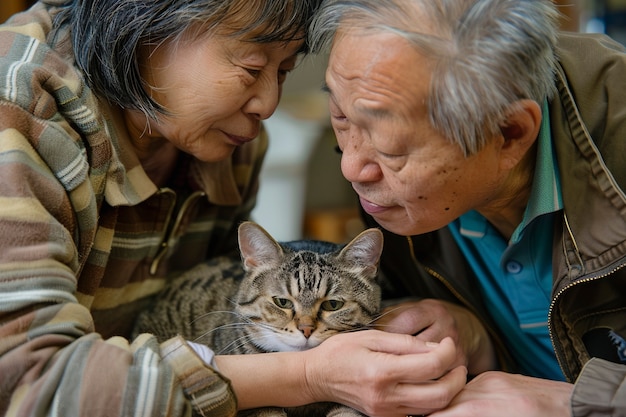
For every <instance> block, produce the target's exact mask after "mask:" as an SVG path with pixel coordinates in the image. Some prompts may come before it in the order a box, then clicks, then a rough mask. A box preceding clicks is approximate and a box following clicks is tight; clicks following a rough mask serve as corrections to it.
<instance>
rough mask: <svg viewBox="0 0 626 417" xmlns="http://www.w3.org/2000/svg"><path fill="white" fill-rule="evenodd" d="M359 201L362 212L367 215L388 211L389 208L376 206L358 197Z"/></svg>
mask: <svg viewBox="0 0 626 417" xmlns="http://www.w3.org/2000/svg"><path fill="white" fill-rule="evenodd" d="M359 201H360V202H361V207H363V210H365V212H366V213H368V214H376V213H381V212H383V211H385V210H387V209H389V207H386V206H379V205H378V204H376V203H372V202H371V201H369V200H366V199H364V198H363V197H361V196H359Z"/></svg>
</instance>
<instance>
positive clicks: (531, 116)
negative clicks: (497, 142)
mask: <svg viewBox="0 0 626 417" xmlns="http://www.w3.org/2000/svg"><path fill="white" fill-rule="evenodd" d="M540 127H541V107H540V106H539V104H538V103H537V102H536V101H534V100H530V99H523V100H518V101H516V102H515V103H514V104H513V105H512V106H511V108H510V110H509V112H508V113H507V118H506V120H505V121H504V123H503V124H502V126H501V127H500V132H501V133H502V137H503V139H504V141H503V143H502V149H501V155H502V158H501V159H500V160H501V164H502V166H501V168H502V169H505V170H506V169H512V168H513V167H514V166H516V165H517V164H518V163H519V162H520V161H521V160H522V159H523V158H524V156H525V155H526V153H527V152H528V150H529V149H531V148H532V146H533V144H534V143H535V141H536V140H537V135H539V128H540Z"/></svg>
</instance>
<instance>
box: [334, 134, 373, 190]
mask: <svg viewBox="0 0 626 417" xmlns="http://www.w3.org/2000/svg"><path fill="white" fill-rule="evenodd" d="M351 142H353V143H350V144H347V146H344V147H343V149H342V154H341V172H342V174H343V176H344V177H345V179H346V180H348V181H349V182H353V183H354V182H358V183H365V182H374V181H378V180H380V179H381V178H382V171H381V169H380V166H379V165H378V163H377V162H376V160H375V158H374V156H373V155H372V154H371V150H368V148H367V147H366V146H364V145H362V144H358V143H354V142H355V141H354V140H353V141H351Z"/></svg>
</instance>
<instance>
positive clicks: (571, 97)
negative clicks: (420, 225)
mask: <svg viewBox="0 0 626 417" xmlns="http://www.w3.org/2000/svg"><path fill="white" fill-rule="evenodd" d="M557 55H558V60H559V65H558V66H557V71H556V74H555V84H556V87H557V90H558V92H557V94H556V96H555V97H554V99H552V100H551V101H550V103H549V111H550V122H551V134H552V138H553V141H554V146H555V149H556V154H557V160H558V169H559V172H560V177H561V184H562V197H563V204H564V210H563V211H562V213H561V214H560V216H561V217H560V218H561V221H560V222H559V221H557V222H556V226H555V230H554V244H553V276H554V280H553V289H552V302H551V305H550V311H549V329H550V335H551V338H552V342H553V345H554V349H555V352H556V355H557V358H558V361H559V364H560V366H561V368H562V370H563V373H564V375H565V376H566V378H567V380H568V381H570V382H575V384H576V385H575V389H574V394H573V397H572V411H573V415H575V416H609V415H624V414H625V413H626V389H624V388H625V387H626V365H622V364H617V363H614V362H610V361H607V360H604V359H599V358H592V353H590V352H589V349H588V346H590V345H593V342H594V340H593V339H594V337H595V335H594V332H593V331H592V330H594V329H602V328H610V329H612V330H613V331H614V332H615V333H617V334H619V335H621V336H622V337H625V338H626V268H625V266H626V195H625V193H624V190H625V189H626V53H625V51H624V48H623V47H622V46H621V45H619V44H617V43H615V42H613V41H611V40H610V39H608V38H607V37H604V36H601V35H580V34H565V33H564V34H562V36H561V38H560V44H559V48H558V51H557ZM366 223H368V225H375V222H374V220H373V219H372V218H368V217H366ZM385 239H386V241H385V242H386V243H385V249H384V252H383V257H382V261H381V270H382V271H383V273H384V275H385V276H386V277H387V278H388V281H389V283H390V285H391V286H392V287H391V288H390V289H389V290H390V291H389V295H390V296H394V297H406V296H408V295H412V296H419V297H435V298H441V299H446V300H451V301H454V302H457V303H460V304H462V305H465V306H466V307H468V308H469V309H470V310H472V311H473V312H474V313H475V314H476V315H477V316H478V317H480V318H481V319H482V320H483V322H484V323H485V324H486V326H487V328H488V329H489V331H490V333H491V335H492V338H493V340H494V343H495V345H496V347H497V350H498V354H499V357H500V361H501V364H502V367H503V369H506V370H510V371H515V369H516V367H515V360H514V358H512V357H510V355H509V354H508V352H507V349H506V348H505V345H504V343H503V342H502V341H503V335H501V334H499V332H498V331H497V328H496V326H495V324H494V322H493V320H492V319H491V318H490V317H489V314H488V312H487V310H486V308H485V307H484V303H483V301H482V299H481V294H480V290H479V285H478V281H477V279H476V277H475V275H474V273H473V272H472V269H471V267H470V266H469V264H468V263H467V262H466V261H465V259H464V257H463V254H462V252H461V251H460V249H459V248H458V246H457V245H456V243H455V241H454V239H453V237H452V235H451V234H450V232H449V231H448V229H447V228H443V229H440V230H437V231H435V232H432V233H428V234H424V235H419V236H411V237H404V236H398V235H394V234H391V233H389V232H385ZM585 343H587V345H586V344H585ZM625 353H626V352H625Z"/></svg>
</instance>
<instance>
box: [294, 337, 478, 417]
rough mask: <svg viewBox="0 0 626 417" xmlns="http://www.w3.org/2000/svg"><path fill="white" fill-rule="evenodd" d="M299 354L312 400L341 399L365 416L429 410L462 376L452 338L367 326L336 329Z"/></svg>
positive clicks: (455, 390) (449, 396)
mask: <svg viewBox="0 0 626 417" xmlns="http://www.w3.org/2000/svg"><path fill="white" fill-rule="evenodd" d="M303 353H306V354H307V355H306V358H305V359H304V360H305V361H306V362H305V372H306V379H307V382H308V387H309V389H310V390H311V392H310V394H309V395H310V398H311V399H312V400H315V401H335V402H340V403H343V404H346V405H349V406H351V407H353V408H355V409H358V410H360V411H362V412H363V413H365V414H366V415H368V416H378V417H387V416H388V417H392V416H394V417H397V416H406V415H409V414H411V415H415V414H429V413H431V412H432V411H434V410H438V409H441V407H443V406H445V405H446V404H448V403H449V402H450V401H451V400H452V399H453V398H454V397H455V396H456V395H457V393H458V392H459V391H460V390H461V389H462V388H463V387H464V386H465V382H466V377H467V370H466V368H465V367H464V366H457V365H456V362H458V360H457V356H458V355H457V350H456V346H455V343H454V342H453V340H452V339H451V338H444V339H443V340H441V342H440V343H433V342H425V341H423V340H420V339H418V338H416V337H414V336H410V335H406V334H393V333H386V332H381V331H378V330H367V331H362V332H356V333H343V334H338V335H336V336H333V337H331V338H329V339H328V340H326V341H325V342H324V343H322V344H321V345H320V346H318V347H316V348H314V349H311V350H309V351H307V352H303ZM355 386H359V387H360V389H359V390H358V391H355V389H354V387H355ZM357 395H358V396H357Z"/></svg>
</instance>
